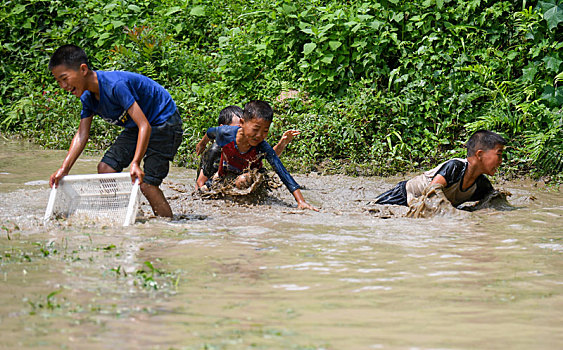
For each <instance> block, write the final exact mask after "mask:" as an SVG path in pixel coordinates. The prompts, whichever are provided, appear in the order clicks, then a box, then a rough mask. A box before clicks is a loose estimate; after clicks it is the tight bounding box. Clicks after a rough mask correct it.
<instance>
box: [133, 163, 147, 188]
mask: <svg viewBox="0 0 563 350" xmlns="http://www.w3.org/2000/svg"><path fill="white" fill-rule="evenodd" d="M129 173H130V174H131V181H133V182H135V179H139V184H142V183H143V178H144V177H145V173H144V172H143V170H142V169H141V167H140V166H139V164H138V163H135V162H133V163H131V169H130V170H129Z"/></svg>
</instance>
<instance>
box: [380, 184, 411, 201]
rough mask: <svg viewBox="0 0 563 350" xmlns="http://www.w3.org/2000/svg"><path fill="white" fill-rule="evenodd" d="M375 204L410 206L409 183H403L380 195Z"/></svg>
mask: <svg viewBox="0 0 563 350" xmlns="http://www.w3.org/2000/svg"><path fill="white" fill-rule="evenodd" d="M375 204H395V205H406V206H408V203H407V181H401V182H399V183H398V184H397V185H396V186H395V187H393V188H392V189H390V190H389V191H387V192H385V193H382V194H380V195H379V196H378V197H377V198H376V200H375Z"/></svg>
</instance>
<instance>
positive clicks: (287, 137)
mask: <svg viewBox="0 0 563 350" xmlns="http://www.w3.org/2000/svg"><path fill="white" fill-rule="evenodd" d="M300 133H301V131H299V130H287V131H286V132H284V133H283V136H282V138H281V139H280V142H278V144H277V145H275V146H274V147H273V148H274V151H275V152H276V154H277V155H278V157H279V156H280V154H282V152H283V151H284V150H285V147H286V146H287V145H288V144H289V143H290V142H291V141H292V140H293V138H294V137H295V136H297V135H299V134H300Z"/></svg>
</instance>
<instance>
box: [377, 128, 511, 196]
mask: <svg viewBox="0 0 563 350" xmlns="http://www.w3.org/2000/svg"><path fill="white" fill-rule="evenodd" d="M505 144H506V140H505V139H504V138H503V137H502V136H500V135H498V134H496V133H494V132H492V131H488V130H479V131H476V132H475V133H474V134H473V135H472V136H471V137H470V138H469V140H468V141H467V143H466V148H467V159H460V158H454V159H451V160H448V161H447V162H444V163H442V164H440V165H438V166H437V167H435V168H434V169H432V170H429V171H427V172H425V173H423V174H421V175H418V176H416V177H414V178H412V179H410V180H408V181H401V182H399V183H398V184H397V185H396V186H395V187H394V188H392V189H391V190H389V191H387V192H385V193H383V194H381V195H380V196H379V197H377V199H376V201H375V203H376V204H397V205H406V206H409V205H411V204H412V203H413V201H414V200H415V199H416V198H418V197H420V196H422V195H423V193H425V190H428V187H431V186H436V187H442V191H443V194H444V196H445V197H446V199H447V200H448V201H449V202H450V203H451V204H452V205H453V206H454V207H457V206H459V205H460V204H462V203H464V202H469V201H478V200H481V199H483V198H485V197H486V196H487V195H488V194H490V193H491V192H493V191H494V189H493V186H492V185H491V183H490V182H489V180H488V179H487V177H486V176H485V174H487V175H491V176H492V175H494V174H495V172H496V171H497V169H498V167H499V166H500V164H501V163H502V152H503V151H504V145H505Z"/></svg>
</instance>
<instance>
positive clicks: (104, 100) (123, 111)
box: [80, 71, 176, 128]
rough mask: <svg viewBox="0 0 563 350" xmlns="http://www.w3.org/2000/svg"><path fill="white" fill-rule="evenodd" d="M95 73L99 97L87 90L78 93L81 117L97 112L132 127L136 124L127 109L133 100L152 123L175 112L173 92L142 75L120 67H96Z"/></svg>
mask: <svg viewBox="0 0 563 350" xmlns="http://www.w3.org/2000/svg"><path fill="white" fill-rule="evenodd" d="M95 72H96V74H97V76H98V86H99V89H100V101H98V100H97V99H96V98H95V96H94V94H93V93H92V92H90V91H85V92H84V93H83V94H82V96H81V97H80V101H81V102H82V112H81V113H80V118H88V117H91V116H93V115H94V114H97V115H99V116H100V117H102V119H104V120H105V121H107V122H108V123H110V124H114V125H118V126H123V127H125V128H132V127H135V126H137V124H135V122H134V121H133V119H132V118H131V116H129V114H128V113H127V110H128V109H129V107H131V106H132V105H133V103H134V102H135V101H137V103H138V104H139V106H140V107H141V110H142V111H143V113H144V114H145V116H146V117H147V120H148V121H149V124H150V125H151V126H155V125H160V124H163V123H164V122H166V121H167V120H168V118H170V116H172V115H173V114H174V112H176V103H174V100H172V96H170V94H169V93H168V91H166V89H164V88H163V87H162V86H160V85H159V84H158V83H156V82H155V81H154V80H152V79H150V78H147V77H145V76H144V75H141V74H137V73H131V72H121V71H113V72H106V71H95Z"/></svg>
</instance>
